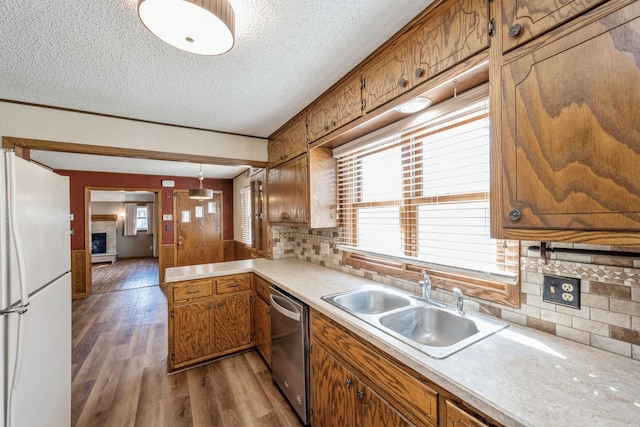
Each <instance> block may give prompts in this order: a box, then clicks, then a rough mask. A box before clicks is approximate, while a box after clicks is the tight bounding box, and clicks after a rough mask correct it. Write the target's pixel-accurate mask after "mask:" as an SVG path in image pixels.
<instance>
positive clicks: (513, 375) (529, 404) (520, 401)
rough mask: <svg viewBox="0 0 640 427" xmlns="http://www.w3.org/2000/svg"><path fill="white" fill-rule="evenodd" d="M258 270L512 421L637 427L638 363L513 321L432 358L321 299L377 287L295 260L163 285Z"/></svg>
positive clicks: (214, 268)
mask: <svg viewBox="0 0 640 427" xmlns="http://www.w3.org/2000/svg"><path fill="white" fill-rule="evenodd" d="M249 272H254V273H256V274H258V275H260V276H262V277H264V278H265V279H268V280H269V281H270V282H272V283H274V284H275V285H277V286H279V287H281V288H282V289H284V290H285V291H287V292H289V293H290V294H292V295H293V296H295V297H297V298H299V299H300V300H302V301H304V302H306V303H307V304H309V306H310V307H312V308H314V309H316V310H318V311H319V312H321V313H323V314H325V315H327V316H329V317H330V318H332V319H334V320H335V321H336V322H337V323H339V324H341V325H343V326H345V327H346V328H347V329H349V330H351V331H353V332H354V333H356V334H357V335H359V336H361V337H362V338H364V339H366V340H367V341H369V342H370V343H371V344H373V345H375V346H376V347H378V348H380V349H381V350H382V351H384V352H386V353H388V354H389V355H391V356H392V357H394V358H396V359H397V360H399V361H401V362H402V363H404V364H406V365H407V366H409V367H410V368H412V369H414V370H415V371H417V372H419V373H420V374H422V375H424V376H425V377H426V378H428V379H430V380H432V381H433V382H434V383H436V384H438V385H439V386H441V387H442V388H444V389H446V390H448V391H450V392H451V393H453V394H455V395H457V396H458V397H460V398H461V399H463V400H464V401H466V402H468V403H469V404H470V405H472V406H474V407H476V408H477V409H478V410H480V411H482V412H484V413H486V414H487V415H488V416H490V417H492V418H494V419H496V420H497V421H499V422H501V423H503V424H504V425H507V426H520V425H524V426H554V427H555V426H558V427H565V426H580V427H582V426H598V427H599V426H640V362H638V361H637V360H633V359H630V358H627V357H623V356H618V355H615V354H613V353H609V352H606V351H603V350H599V349H596V348H593V347H589V346H586V345H583V344H579V343H575V342H573V341H569V340H566V339H563V338H559V337H556V336H554V335H550V334H546V333H543V332H540V331H537V330H534V329H530V328H523V327H520V326H517V325H511V326H509V327H508V328H507V329H504V330H502V331H500V332H498V333H497V334H495V335H492V336H490V337H488V338H486V339H484V340H482V341H479V342H477V343H476V344H473V345H471V346H470V347H467V348H466V349H463V350H461V351H459V352H458V353H455V354H453V355H451V356H449V357H447V358H446V359H440V360H437V359H432V358H430V357H428V356H426V355H424V354H423V353H421V352H419V351H418V350H415V349H414V348H413V347H411V346H409V345H407V344H404V343H402V342H401V341H398V340H396V339H394V338H392V337H391V336H389V335H387V334H385V333H384V332H382V331H380V330H378V329H376V328H375V327H373V326H370V325H368V324H367V323H365V322H363V321H361V320H359V319H357V318H356V317H354V316H352V315H350V314H348V313H346V312H344V311H342V310H340V309H338V308H337V307H334V306H333V305H331V304H329V303H326V302H324V301H323V300H321V297H323V296H325V295H330V294H334V293H337V292H342V291H346V290H350V289H355V288H358V287H360V286H362V285H364V284H368V285H369V284H375V283H376V282H373V281H371V280H367V279H363V278H359V277H357V276H353V275H350V274H346V273H342V272H339V271H336V270H332V269H329V268H326V267H322V266H319V265H316V264H312V263H308V262H305V261H303V260H300V259H296V258H287V259H281V260H273V261H271V260H266V259H257V260H245V261H231V262H224V263H216V264H205V265H197V266H187V267H174V268H169V269H167V271H166V276H165V278H166V282H178V281H183V280H192V279H198V278H205V277H216V276H223V275H228V274H237V273H249Z"/></svg>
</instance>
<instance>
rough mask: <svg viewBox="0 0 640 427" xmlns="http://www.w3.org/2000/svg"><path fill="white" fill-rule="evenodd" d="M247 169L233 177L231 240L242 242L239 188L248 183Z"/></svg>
mask: <svg viewBox="0 0 640 427" xmlns="http://www.w3.org/2000/svg"><path fill="white" fill-rule="evenodd" d="M249 182H250V180H249V171H246V172H244V173H241V174H240V175H238V176H236V177H235V178H234V179H233V240H236V241H238V242H242V207H241V205H240V190H242V189H243V188H245V187H247V186H248V185H249Z"/></svg>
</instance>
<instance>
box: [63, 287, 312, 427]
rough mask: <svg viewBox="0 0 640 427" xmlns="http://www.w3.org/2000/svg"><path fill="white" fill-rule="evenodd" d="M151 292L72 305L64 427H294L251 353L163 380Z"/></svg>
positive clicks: (156, 304)
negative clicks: (69, 380)
mask: <svg viewBox="0 0 640 427" xmlns="http://www.w3.org/2000/svg"><path fill="white" fill-rule="evenodd" d="M166 310H167V303H166V299H165V297H164V295H163V294H162V291H161V290H160V288H159V287H158V286H151V287H144V288H138V289H131V290H123V291H115V292H109V293H100V294H95V295H92V296H90V297H88V298H86V299H82V300H75V301H74V302H73V327H72V334H73V361H72V392H71V397H72V408H71V412H72V414H71V418H72V420H71V425H72V426H79V427H80V426H81V427H84V426H117V427H123V426H149V427H162V426H166V427H180V426H197V427H206V426H242V427H247V426H278V427H280V426H300V425H301V424H300V422H299V421H298V418H297V417H296V415H295V414H294V412H293V410H292V409H291V407H290V406H289V404H288V403H287V402H286V400H285V399H284V398H283V397H282V394H281V393H280V392H279V391H278V390H277V388H276V386H275V385H274V384H273V382H272V379H271V373H270V371H269V370H268V368H267V366H266V364H265V363H264V361H263V360H262V358H261V357H260V356H259V355H258V353H257V352H255V351H250V352H247V353H244V354H241V355H237V356H233V357H230V358H227V359H223V360H220V361H217V362H212V363H209V364H207V365H203V366H200V367H197V368H192V369H189V370H187V371H184V372H181V373H177V374H173V375H169V376H167V373H166V354H167V328H166V322H167V313H166Z"/></svg>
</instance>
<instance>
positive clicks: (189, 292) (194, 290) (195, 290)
mask: <svg viewBox="0 0 640 427" xmlns="http://www.w3.org/2000/svg"><path fill="white" fill-rule="evenodd" d="M199 292H200V291H199V290H197V289H191V290H190V291H187V292H185V293H187V294H197V293H199Z"/></svg>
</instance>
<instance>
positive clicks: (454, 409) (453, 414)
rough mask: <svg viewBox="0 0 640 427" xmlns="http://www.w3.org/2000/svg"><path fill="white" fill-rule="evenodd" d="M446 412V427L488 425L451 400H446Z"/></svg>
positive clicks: (482, 426)
mask: <svg viewBox="0 0 640 427" xmlns="http://www.w3.org/2000/svg"><path fill="white" fill-rule="evenodd" d="M446 412H447V415H446V418H445V420H444V426H445V427H488V426H487V424H485V423H483V422H482V421H480V420H479V419H478V418H476V417H474V416H473V415H471V414H470V413H468V412H467V411H465V410H463V409H462V408H460V407H458V405H456V404H455V403H453V402H452V401H450V400H447V401H446Z"/></svg>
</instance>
